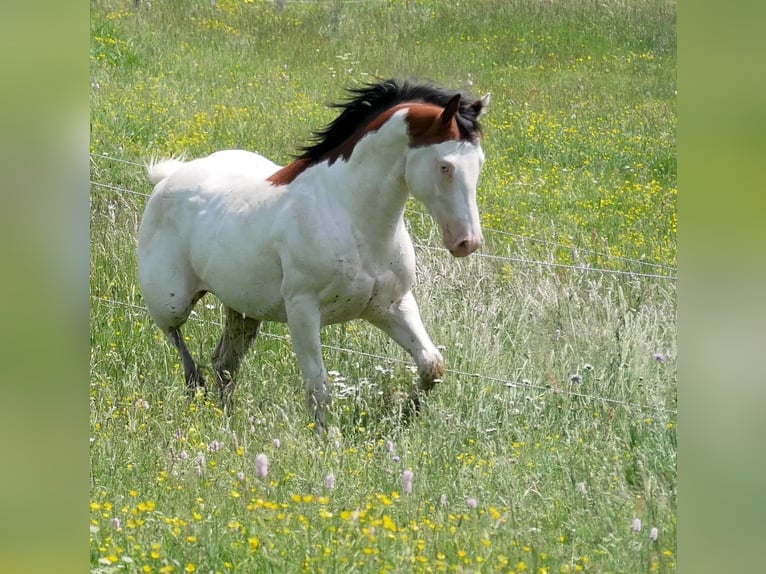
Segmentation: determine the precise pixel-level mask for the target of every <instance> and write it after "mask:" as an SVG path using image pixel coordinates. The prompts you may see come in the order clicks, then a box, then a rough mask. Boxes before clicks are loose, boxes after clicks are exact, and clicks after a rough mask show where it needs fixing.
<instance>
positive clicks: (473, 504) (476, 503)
mask: <svg viewBox="0 0 766 574" xmlns="http://www.w3.org/2000/svg"><path fill="white" fill-rule="evenodd" d="M465 503H466V504H467V505H468V508H471V509H474V508H476V507H477V506H479V501H478V500H476V499H475V498H469V499H468V500H466V501H465Z"/></svg>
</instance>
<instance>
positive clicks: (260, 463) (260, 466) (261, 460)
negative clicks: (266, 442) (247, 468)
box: [255, 453, 269, 478]
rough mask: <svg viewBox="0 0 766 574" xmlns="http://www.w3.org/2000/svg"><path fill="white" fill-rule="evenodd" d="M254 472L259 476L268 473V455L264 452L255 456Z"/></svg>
mask: <svg viewBox="0 0 766 574" xmlns="http://www.w3.org/2000/svg"><path fill="white" fill-rule="evenodd" d="M255 474H256V475H257V476H259V477H261V478H263V477H265V476H266V475H267V474H269V457H267V456H266V454H265V453H261V454H259V455H258V456H256V457H255Z"/></svg>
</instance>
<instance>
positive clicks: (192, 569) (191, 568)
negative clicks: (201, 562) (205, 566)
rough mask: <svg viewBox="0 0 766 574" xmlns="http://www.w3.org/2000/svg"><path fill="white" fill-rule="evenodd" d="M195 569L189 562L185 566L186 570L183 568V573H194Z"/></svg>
mask: <svg viewBox="0 0 766 574" xmlns="http://www.w3.org/2000/svg"><path fill="white" fill-rule="evenodd" d="M196 569H197V567H196V566H195V565H194V563H193V562H189V563H188V564H187V565H186V568H184V571H185V572H194V571H195V570H196Z"/></svg>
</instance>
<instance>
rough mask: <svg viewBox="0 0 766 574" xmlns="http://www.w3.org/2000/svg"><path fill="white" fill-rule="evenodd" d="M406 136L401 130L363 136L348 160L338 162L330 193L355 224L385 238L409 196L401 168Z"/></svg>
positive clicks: (391, 231) (399, 218)
mask: <svg viewBox="0 0 766 574" xmlns="http://www.w3.org/2000/svg"><path fill="white" fill-rule="evenodd" d="M408 145H409V138H408V136H407V133H406V131H405V130H401V133H400V134H397V133H395V131H394V130H386V131H384V130H381V132H376V133H374V134H370V135H369V136H367V137H365V138H363V139H362V140H361V141H360V142H359V143H358V144H357V146H356V147H355V149H354V151H353V153H352V154H351V157H350V158H349V159H348V161H345V162H344V161H338V162H336V163H335V164H333V166H331V170H332V168H335V167H336V166H337V175H338V185H337V186H336V187H335V188H334V189H332V190H331V192H332V193H333V194H335V195H337V197H338V198H339V199H340V200H341V201H342V203H343V205H344V206H345V207H346V209H347V210H348V212H349V214H350V215H351V217H352V219H354V221H355V222H356V223H357V226H358V227H359V228H361V229H364V230H365V232H366V233H367V235H368V236H369V237H371V238H380V240H382V241H385V240H386V239H388V238H390V237H391V235H392V234H393V233H395V232H396V230H397V229H398V223H399V222H400V221H401V219H402V216H403V214H404V209H405V206H406V204H407V198H408V197H409V190H408V189H407V185H406V183H405V178H404V169H405V165H406V161H407V150H408Z"/></svg>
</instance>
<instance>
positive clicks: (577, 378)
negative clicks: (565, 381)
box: [569, 373, 582, 385]
mask: <svg viewBox="0 0 766 574" xmlns="http://www.w3.org/2000/svg"><path fill="white" fill-rule="evenodd" d="M569 382H570V383H572V384H573V385H579V384H580V383H582V375H581V374H580V373H575V374H574V375H569Z"/></svg>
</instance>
